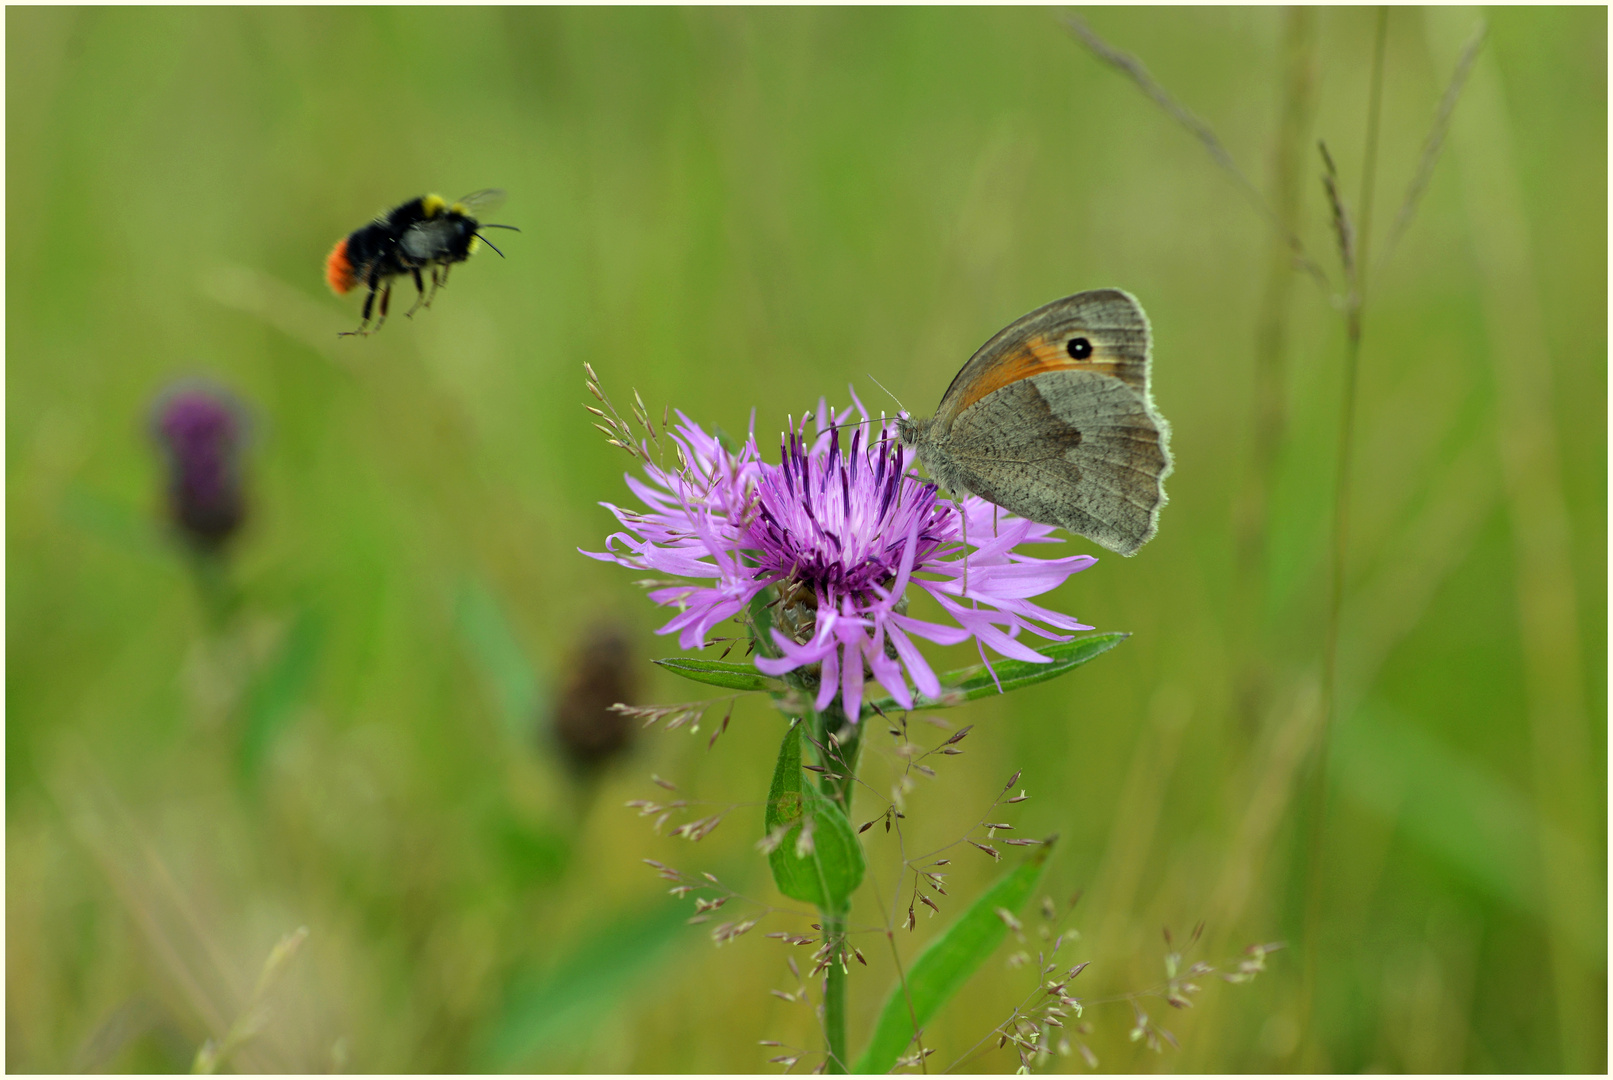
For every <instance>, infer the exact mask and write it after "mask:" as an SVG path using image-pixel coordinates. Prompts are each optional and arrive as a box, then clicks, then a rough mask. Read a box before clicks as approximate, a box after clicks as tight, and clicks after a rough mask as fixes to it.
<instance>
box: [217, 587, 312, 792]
mask: <svg viewBox="0 0 1613 1080" xmlns="http://www.w3.org/2000/svg"><path fill="white" fill-rule="evenodd" d="M324 629H325V626H324V621H323V619H321V618H320V616H319V615H318V614H317V613H316V612H314V611H310V610H305V611H303V612H302V613H301V614H300V615H298V616H297V618H296V621H295V622H293V623H292V624H291V627H290V629H289V630H287V631H286V636H285V638H284V640H283V641H281V643H280V648H279V649H278V650H277V651H276V653H275V655H274V659H273V660H272V661H270V663H269V665H268V666H267V667H266V668H265V669H264V671H263V672H262V673H261V674H260V675H259V676H258V678H257V679H256V680H254V682H253V684H252V688H251V690H250V691H249V692H248V694H247V699H246V703H245V715H244V717H243V723H242V725H241V745H240V750H239V754H238V757H237V759H236V764H237V766H238V767H239V770H240V774H241V778H242V779H243V780H244V781H246V782H247V783H248V784H252V783H255V782H256V781H257V779H258V775H259V772H260V771H261V770H262V768H263V762H264V760H265V759H266V758H267V757H268V754H269V749H270V748H271V747H272V746H273V745H274V741H275V739H276V738H278V737H279V735H280V733H281V731H282V730H283V729H284V728H285V726H286V724H287V723H289V722H290V720H291V718H292V717H293V716H294V715H296V711H297V706H299V705H301V704H302V702H303V699H304V698H305V697H306V696H307V694H308V690H309V686H310V684H312V682H313V679H314V673H315V669H316V668H317V667H318V660H319V651H320V646H321V644H323V641H324Z"/></svg>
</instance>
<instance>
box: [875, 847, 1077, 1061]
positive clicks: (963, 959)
mask: <svg viewBox="0 0 1613 1080" xmlns="http://www.w3.org/2000/svg"><path fill="white" fill-rule="evenodd" d="M1052 846H1053V841H1052V839H1049V840H1048V841H1047V843H1045V844H1044V845H1043V846H1042V847H1041V848H1040V849H1038V850H1037V852H1036V854H1034V855H1032V856H1031V857H1030V858H1028V859H1026V860H1025V861H1024V862H1022V863H1020V864H1019V865H1018V866H1016V867H1015V868H1014V869H1012V870H1010V871H1009V872H1008V873H1007V874H1005V875H1004V876H1003V877H1002V878H1000V879H999V880H998V881H997V883H996V884H995V885H993V886H992V887H991V888H990V889H987V890H986V892H985V893H984V894H982V895H981V897H980V898H979V899H978V900H976V901H975V902H974V903H973V904H971V905H970V906H969V909H968V910H967V911H965V912H964V913H963V914H962V915H960V916H958V918H957V920H956V921H955V922H953V924H952V925H951V926H949V927H947V928H946V930H945V931H943V932H942V934H941V936H940V937H937V938H935V939H934V940H933V941H931V942H930V943H929V944H928V945H926V946H925V947H924V951H923V952H921V953H919V956H918V959H917V960H914V961H913V963H912V965H911V966H910V967H909V968H908V969H907V985H906V988H905V990H904V988H903V985H902V983H901V982H898V983H897V984H896V985H895V986H894V987H892V988H891V992H890V996H889V997H887V998H886V999H885V1007H884V1008H883V1009H881V1010H880V1013H879V1020H878V1021H877V1022H876V1023H875V1025H874V1035H873V1038H872V1039H870V1040H869V1043H868V1048H867V1049H866V1050H864V1051H863V1053H862V1056H861V1057H860V1058H858V1059H857V1063H856V1065H854V1066H853V1067H852V1070H851V1071H852V1072H856V1073H883V1072H890V1071H891V1069H893V1068H895V1067H896V1059H897V1058H899V1057H901V1056H902V1054H903V1053H904V1052H906V1050H907V1048H908V1046H909V1045H911V1044H912V1042H913V1029H914V1026H915V1025H916V1026H917V1027H918V1029H919V1030H921V1031H922V1030H923V1029H924V1026H925V1025H926V1024H928V1023H929V1022H930V1020H931V1019H932V1018H933V1017H934V1016H935V1014H936V1012H937V1011H938V1010H939V1009H940V1008H941V1006H942V1005H945V1004H946V1003H947V1001H948V1000H949V999H950V998H951V997H952V995H953V994H955V993H957V992H958V988H959V987H961V986H962V985H963V984H964V982H965V981H966V980H967V979H968V978H969V976H970V975H972V974H973V973H974V970H975V969H976V968H978V967H979V966H980V965H981V964H982V963H984V962H985V959H986V957H988V956H990V955H991V954H992V952H993V951H994V950H995V949H996V948H997V946H998V945H1000V944H1001V943H1002V940H1003V936H1004V935H1005V934H1007V933H1008V925H1007V924H1006V923H1005V922H1003V919H1002V917H1001V916H1000V915H998V914H997V909H998V908H1003V909H1005V910H1007V911H1010V912H1013V911H1017V910H1018V909H1019V907H1020V905H1022V904H1023V903H1024V902H1025V899H1026V897H1028V896H1030V894H1031V891H1032V890H1033V889H1035V888H1036V882H1037V881H1038V880H1039V879H1040V878H1041V876H1042V867H1043V866H1044V865H1045V864H1046V862H1047V856H1048V853H1049V851H1050V850H1051V849H1052Z"/></svg>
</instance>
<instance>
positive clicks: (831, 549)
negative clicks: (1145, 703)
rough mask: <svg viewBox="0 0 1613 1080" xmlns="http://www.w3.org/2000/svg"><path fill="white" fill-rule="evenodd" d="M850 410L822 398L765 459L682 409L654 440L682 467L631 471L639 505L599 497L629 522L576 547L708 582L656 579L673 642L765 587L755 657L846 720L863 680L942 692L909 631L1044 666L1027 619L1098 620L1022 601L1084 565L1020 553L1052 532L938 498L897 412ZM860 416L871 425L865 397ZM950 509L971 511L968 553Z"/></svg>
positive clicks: (1058, 626) (1051, 624) (1068, 625)
mask: <svg viewBox="0 0 1613 1080" xmlns="http://www.w3.org/2000/svg"><path fill="white" fill-rule="evenodd" d="M853 400H856V399H855V395H853ZM852 411H853V410H852V409H847V410H845V411H844V412H843V413H840V414H839V415H836V414H834V413H832V412H831V411H830V410H829V408H828V406H827V404H825V403H823V402H820V403H819V406H818V411H817V416H816V427H817V432H816V435H815V436H814V437H813V438H811V439H810V440H809V439H808V437H807V434H806V421H805V420H803V421H802V423H801V425H800V426H799V428H797V427H796V426H795V425H794V424H792V425H791V430H790V431H789V432H788V433H786V435H785V437H784V441H783V445H782V447H781V460H780V462H779V464H777V465H771V464H768V463H766V462H764V461H762V460H761V455H760V453H759V452H758V450H757V447H756V439H755V434H754V432H752V434H751V436H750V437H749V438H747V440H746V442H745V445H744V446H743V447H741V448H740V449H739V450H738V451H736V452H730V451H728V450H727V449H725V448H724V447H723V446H722V444H721V443H720V442H719V441H718V440H717V439H715V438H713V437H712V436H711V435H708V434H707V433H706V432H704V431H703V430H701V428H700V427H699V425H697V424H695V423H694V422H693V421H692V420H690V419H689V418H688V417H686V416H684V414H683V413H681V412H680V413H678V419H679V423H678V424H677V425H676V427H675V428H674V429H671V430H668V431H667V432H666V433H665V434H666V435H667V436H668V437H669V438H670V439H671V441H672V442H673V443H674V444H675V449H677V450H678V451H679V453H678V457H679V459H680V466H679V467H678V468H676V469H669V468H663V467H659V466H656V465H654V464H649V465H647V467H646V469H645V472H646V474H647V475H648V477H649V480H650V483H648V484H646V483H644V482H642V481H639V480H637V479H635V478H634V477H632V476H631V475H629V476H628V477H627V484H628V487H629V488H630V489H631V490H632V491H633V493H634V494H635V495H637V496H638V497H639V498H640V499H641V500H642V501H643V502H644V504H645V506H646V507H647V508H648V509H647V510H646V511H632V510H624V509H622V508H621V507H618V506H614V505H612V504H610V503H603V504H602V505H604V506H605V507H607V508H608V509H609V510H610V511H611V512H612V513H613V514H615V515H616V518H617V520H618V521H619V522H621V524H622V526H623V528H624V529H625V530H626V531H625V532H618V533H614V534H613V535H611V536H610V538H609V539H608V540H607V541H606V545H605V546H606V550H605V551H604V552H584V554H586V555H590V556H592V557H593V558H596V559H602V560H605V561H610V562H616V563H619V564H621V565H622V566H627V567H632V568H634V569H637V570H648V571H652V572H655V573H659V574H670V575H674V576H677V577H681V578H694V579H700V580H702V581H704V582H705V584H683V583H666V582H656V583H655V585H656V587H655V588H654V589H653V590H652V591H651V592H650V594H649V595H650V598H651V599H652V600H654V601H655V602H656V603H658V604H663V605H667V606H672V607H677V608H678V609H679V611H678V614H677V615H675V616H674V617H673V618H672V619H671V621H669V622H668V623H667V624H666V625H665V626H663V627H661V629H660V631H659V632H660V633H663V634H671V633H677V634H678V644H679V645H681V646H683V647H684V648H698V647H704V645H705V642H706V635H707V634H708V633H710V632H711V631H712V630H713V629H714V628H715V627H716V626H717V625H718V624H720V623H721V622H723V621H724V620H725V619H728V618H731V617H732V616H734V615H737V614H738V613H739V612H741V611H742V610H744V609H745V607H746V605H748V604H749V603H750V601H751V599H752V598H753V597H755V596H756V594H757V593H759V592H760V591H761V590H763V589H764V588H766V587H768V586H770V585H775V586H777V587H778V591H779V595H780V602H779V603H778V604H777V606H776V608H775V611H774V622H775V625H774V627H773V628H772V632H771V638H772V644H773V646H774V651H776V653H777V654H778V655H777V656H763V655H757V656H756V658H755V663H756V666H757V668H758V669H759V670H761V671H762V672H764V673H766V674H768V675H782V674H784V673H785V672H789V671H793V670H796V669H799V668H807V667H809V666H810V665H818V667H817V670H818V673H819V674H818V690H817V696H816V701H815V703H814V704H815V707H816V708H818V709H823V708H825V707H827V706H828V705H829V704H830V702H832V701H833V700H834V698H835V695H836V694H837V693H838V694H839V696H840V700H841V706H842V708H843V710H844V712H845V715H846V717H847V718H849V719H851V720H853V721H855V720H856V719H857V718H858V716H859V714H860V711H861V707H862V702H863V683H864V682H865V680H866V679H867V678H868V677H869V676H870V675H871V676H872V677H873V678H874V679H876V680H878V682H879V684H880V685H881V686H883V687H884V688H885V689H886V690H887V691H888V692H889V693H890V695H891V697H892V698H894V699H895V700H896V701H897V702H898V703H899V704H900V705H901V706H902V707H903V708H911V707H912V706H913V695H912V691H911V690H910V688H909V686H908V679H911V680H912V683H913V685H914V686H916V687H917V688H918V690H919V691H920V692H921V693H923V694H924V695H926V696H928V697H931V698H935V697H937V696H939V695H940V693H941V685H940V681H939V680H938V679H937V678H936V675H935V672H934V671H933V670H932V669H931V667H930V665H929V663H928V662H926V661H925V659H924V656H923V654H921V653H920V652H919V650H918V648H917V646H916V645H915V644H914V642H913V639H914V638H915V637H919V638H924V639H926V640H928V641H932V642H935V643H937V644H941V645H955V644H958V643H960V642H963V641H967V640H969V639H970V638H973V639H974V640H975V642H976V647H977V648H979V649H980V650H981V653H980V655H981V659H982V660H983V661H984V660H986V656H985V651H984V648H985V647H989V648H991V649H992V650H993V651H995V652H997V653H999V654H1000V655H1002V656H1005V657H1011V658H1013V659H1016V660H1026V661H1030V662H1033V663H1037V662H1042V663H1045V662H1047V657H1045V656H1043V655H1042V654H1040V653H1038V652H1036V651H1035V650H1033V649H1031V648H1029V647H1027V646H1026V645H1025V644H1023V643H1022V642H1021V641H1019V640H1018V637H1019V634H1020V632H1021V631H1024V630H1028V631H1030V632H1031V633H1033V634H1037V635H1039V636H1041V637H1043V638H1048V639H1051V640H1054V641H1067V640H1069V638H1068V637H1067V636H1066V635H1061V634H1059V633H1057V632H1056V631H1058V630H1090V629H1092V628H1091V627H1090V626H1085V625H1083V624H1081V623H1079V622H1077V621H1076V620H1074V619H1072V618H1070V617H1068V616H1066V615H1062V614H1060V613H1058V612H1055V611H1049V610H1048V609H1046V608H1042V607H1039V606H1037V605H1035V604H1033V603H1031V602H1030V598H1031V597H1034V596H1038V595H1040V594H1042V593H1044V592H1047V591H1048V590H1050V589H1053V588H1056V587H1057V586H1059V585H1060V584H1062V583H1063V582H1064V581H1065V579H1066V578H1068V577H1069V576H1070V575H1071V574H1074V573H1076V572H1078V571H1081V570H1085V569H1086V568H1087V567H1089V566H1091V565H1092V564H1093V563H1095V562H1096V561H1097V560H1096V559H1094V558H1092V557H1091V556H1090V555H1071V556H1067V557H1064V558H1057V559H1036V558H1031V557H1029V556H1027V555H1024V554H1021V553H1020V552H1018V551H1017V550H1015V549H1016V548H1018V547H1019V546H1020V545H1022V544H1036V543H1057V542H1058V541H1056V540H1054V539H1052V538H1051V537H1050V535H1049V534H1051V533H1052V532H1053V527H1052V526H1049V525H1039V524H1037V523H1035V522H1032V521H1028V520H1026V519H1024V518H1021V517H1017V516H1015V515H1013V514H1009V513H1007V512H1006V511H1002V510H999V509H998V508H996V507H994V506H992V505H991V504H990V503H988V502H985V501H984V500H982V499H979V498H975V497H973V496H971V497H969V498H967V499H964V500H963V501H962V502H961V503H954V502H953V501H951V500H949V499H945V498H942V497H941V495H940V493H939V491H938V490H937V489H936V486H935V485H934V484H932V483H929V482H927V481H925V480H922V479H920V478H918V477H917V476H915V475H913V474H912V466H913V463H914V459H913V457H912V456H911V454H910V453H909V452H908V451H907V450H906V449H905V448H904V447H902V446H901V445H900V443H899V442H898V440H897V439H896V438H895V432H894V423H893V422H892V423H889V424H887V423H886V422H885V421H883V420H881V421H879V422H877V423H876V424H875V425H874V426H872V427H871V428H870V427H864V426H862V425H857V426H854V427H852V428H850V429H849V430H848V429H847V428H846V426H845V424H846V421H847V420H848V419H849V418H850V416H851V414H852ZM856 411H857V412H859V413H861V414H862V416H863V417H864V419H865V420H866V419H867V412H866V410H864V409H863V408H862V406H861V403H860V402H859V403H858V405H857V408H856ZM876 433H877V434H876ZM645 449H646V451H648V449H649V448H648V446H647V445H646V447H645ZM645 457H646V460H649V454H648V453H646V455H645ZM961 515H967V518H968V522H967V525H968V528H967V533H968V545H967V556H965V551H966V546H965V544H964V542H963V533H964V529H963V522H962V520H961V517H960V516H961ZM965 558H967V563H968V568H967V592H965V577H966V572H965V565H964V564H965ZM910 589H918V590H922V591H923V592H924V593H927V594H929V596H930V597H932V598H933V599H934V600H935V602H936V603H937V604H938V605H939V606H940V608H941V611H942V612H943V613H944V614H945V615H946V616H947V617H948V618H949V619H950V620H951V622H950V623H937V622H927V621H925V620H922V619H919V618H916V617H914V616H913V615H910V614H909V613H908V594H909V590H910ZM987 663H988V664H989V661H987ZM904 669H905V672H906V674H905V677H904V674H903V672H904Z"/></svg>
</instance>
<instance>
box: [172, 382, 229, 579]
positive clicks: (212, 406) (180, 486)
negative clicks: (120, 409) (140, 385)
mask: <svg viewBox="0 0 1613 1080" xmlns="http://www.w3.org/2000/svg"><path fill="white" fill-rule="evenodd" d="M243 426H244V425H243V423H242V415H241V409H240V406H239V405H237V404H236V402H235V400H234V399H233V398H231V397H230V396H229V395H228V394H227V393H225V392H224V391H222V390H218V389H214V388H212V387H209V386H206V385H202V384H197V383H189V384H183V385H180V386H177V387H175V388H173V389H171V390H169V391H168V392H167V393H165V394H164V395H163V396H162V398H161V399H160V400H159V401H158V404H157V408H156V415H155V417H154V420H153V427H154V428H155V434H156V436H157V439H158V441H159V442H160V443H161V444H162V446H163V449H164V451H165V454H166V457H167V462H168V508H169V512H170V513H171V514H172V515H173V519H174V523H175V524H176V525H177V526H178V527H179V529H180V531H181V533H183V535H184V536H185V537H186V539H187V540H189V541H190V542H191V543H192V544H193V545H195V546H196V547H197V548H199V549H201V550H203V551H216V550H218V549H219V548H220V547H222V546H223V544H224V542H225V541H226V540H228V539H229V538H230V537H231V536H232V535H233V534H234V533H235V531H236V530H237V529H238V528H239V527H240V525H241V522H242V521H243V520H244V519H245V517H246V500H245V498H244V495H243V493H242V490H241V475H240V453H239V451H240V446H241V442H242V435H243V432H242V428H243Z"/></svg>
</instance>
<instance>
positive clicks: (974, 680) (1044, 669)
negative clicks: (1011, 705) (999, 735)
mask: <svg viewBox="0 0 1613 1080" xmlns="http://www.w3.org/2000/svg"><path fill="white" fill-rule="evenodd" d="M1130 636H1131V635H1130V634H1126V633H1119V632H1115V633H1109V634H1089V635H1087V636H1086V637H1081V638H1076V639H1075V640H1074V641H1061V642H1058V643H1056V644H1053V645H1049V646H1048V647H1047V648H1045V649H1042V650H1041V653H1042V655H1043V656H1045V657H1047V658H1049V659H1050V660H1051V661H1052V663H1049V664H1032V663H1030V662H1028V661H1025V660H1000V661H998V662H997V663H995V664H993V665H992V667H993V668H995V669H996V672H997V678H996V680H995V681H994V680H993V679H992V677H991V672H990V671H987V670H986V668H985V666H984V665H982V664H976V665H974V666H973V667H967V668H959V669H958V670H957V671H949V672H947V673H946V674H945V675H943V676H942V677H941V696H940V697H937V698H927V697H925V696H924V695H923V694H914V695H913V708H915V709H950V708H953V707H954V706H957V705H962V704H964V703H965V702H970V701H976V700H978V699H980V698H983V697H990V696H992V695H994V694H996V693H997V692H998V689H997V687H998V684H999V683H1000V684H1001V686H1002V693H1004V694H1006V693H1008V692H1009V691H1010V690H1018V689H1019V688H1020V687H1022V686H1031V685H1033V684H1035V683H1039V682H1046V681H1047V680H1049V679H1056V678H1058V677H1059V676H1060V675H1063V674H1065V673H1066V672H1070V671H1074V670H1075V669H1076V668H1078V667H1080V666H1081V665H1082V664H1084V663H1086V662H1087V661H1088V660H1091V659H1093V658H1094V657H1096V656H1101V655H1102V654H1104V653H1106V652H1108V651H1109V650H1110V649H1112V648H1114V647H1115V646H1116V645H1119V644H1120V643H1121V642H1122V641H1125V640H1126V639H1127V638H1129V637H1130ZM876 706H877V707H878V710H879V711H881V712H892V711H895V710H898V709H900V708H901V706H900V705H898V704H897V703H896V701H895V699H894V698H889V697H883V698H880V699H879V700H878V701H873V702H869V703H868V704H865V705H864V706H863V715H864V716H871V715H873V713H874V712H875V707H876Z"/></svg>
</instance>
